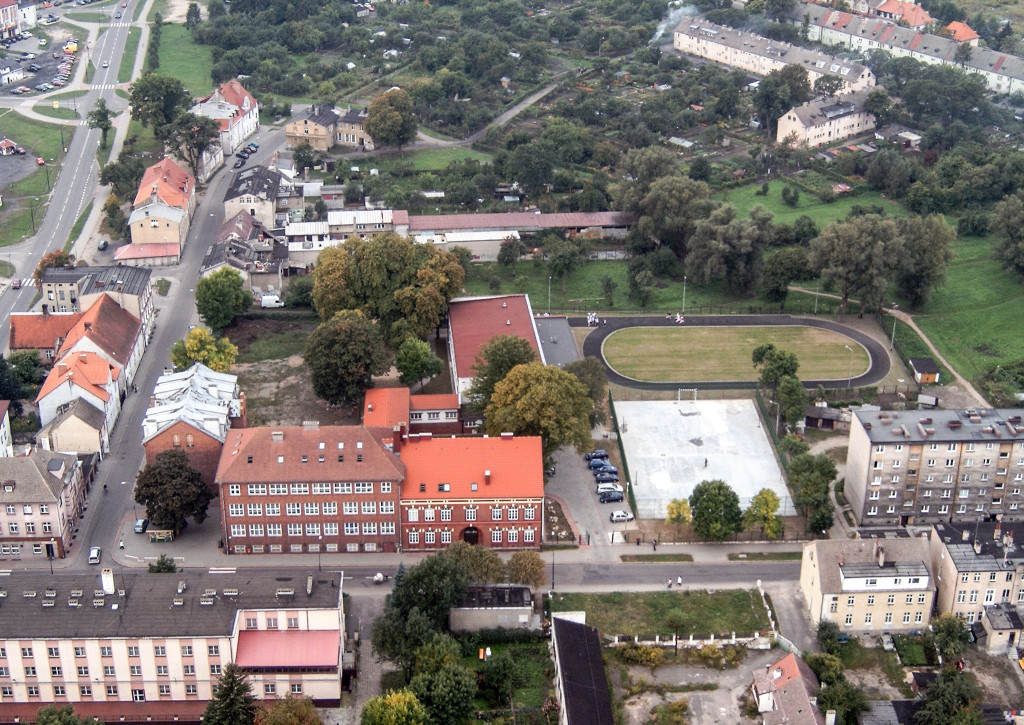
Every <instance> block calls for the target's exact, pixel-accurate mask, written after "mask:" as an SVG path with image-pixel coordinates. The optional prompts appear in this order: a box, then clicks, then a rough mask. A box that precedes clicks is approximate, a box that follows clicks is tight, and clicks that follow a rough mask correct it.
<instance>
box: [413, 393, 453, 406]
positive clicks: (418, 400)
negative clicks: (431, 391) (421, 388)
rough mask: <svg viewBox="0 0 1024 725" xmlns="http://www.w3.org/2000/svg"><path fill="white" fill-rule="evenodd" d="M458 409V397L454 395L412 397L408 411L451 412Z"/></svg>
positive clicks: (439, 394)
mask: <svg viewBox="0 0 1024 725" xmlns="http://www.w3.org/2000/svg"><path fill="white" fill-rule="evenodd" d="M458 407H459V396H458V395H455V393H438V394H436V395H413V396H412V397H410V398H409V409H410V410H453V409H455V408H458Z"/></svg>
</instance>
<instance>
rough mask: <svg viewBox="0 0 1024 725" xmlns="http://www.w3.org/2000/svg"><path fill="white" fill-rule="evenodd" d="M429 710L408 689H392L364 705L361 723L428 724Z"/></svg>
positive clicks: (381, 724) (380, 724)
mask: <svg viewBox="0 0 1024 725" xmlns="http://www.w3.org/2000/svg"><path fill="white" fill-rule="evenodd" d="M428 717H429V715H427V710H426V708H425V707H423V704H422V703H420V701H419V700H417V699H416V695H414V694H412V693H411V692H409V691H408V690H397V691H396V690H391V691H390V692H387V693H385V694H383V695H380V696H379V697H375V698H373V699H372V700H370V701H369V702H367V703H366V704H365V705H364V706H363V712H362V714H361V715H360V716H359V723H360V725H426V723H427V719H428Z"/></svg>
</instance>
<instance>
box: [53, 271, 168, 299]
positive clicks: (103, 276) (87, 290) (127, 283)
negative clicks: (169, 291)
mask: <svg viewBox="0 0 1024 725" xmlns="http://www.w3.org/2000/svg"><path fill="white" fill-rule="evenodd" d="M151 274H152V273H151V272H150V270H148V269H146V268H144V267H125V266H120V265H118V266H111V267H86V266H82V267H50V268H48V269H45V270H43V279H42V283H43V284H58V283H61V282H63V283H64V284H77V285H78V289H79V293H80V294H83V295H88V294H95V293H97V292H105V291H115V290H116V289H117V288H118V286H120V291H121V292H124V293H125V294H129V295H142V294H144V293H145V291H146V288H147V287H149V279H150V275H151Z"/></svg>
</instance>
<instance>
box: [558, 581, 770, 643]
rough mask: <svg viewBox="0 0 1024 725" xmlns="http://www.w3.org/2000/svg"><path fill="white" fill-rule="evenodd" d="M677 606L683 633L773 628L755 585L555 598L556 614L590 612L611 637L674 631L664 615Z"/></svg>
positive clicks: (589, 619) (591, 619)
mask: <svg viewBox="0 0 1024 725" xmlns="http://www.w3.org/2000/svg"><path fill="white" fill-rule="evenodd" d="M676 609H678V610H680V611H681V612H682V613H683V614H684V615H685V616H686V618H687V622H686V625H685V626H683V627H680V628H679V636H680V637H689V636H690V635H691V634H693V635H698V636H705V637H706V636H707V635H709V634H715V635H722V636H726V635H729V636H731V635H732V633H733V632H735V633H736V634H737V635H750V634H753V633H754V632H755V631H757V632H763V631H765V630H767V629H768V617H767V615H766V613H765V610H764V605H763V604H762V603H761V597H760V595H758V593H757V592H756V591H754V590H752V589H751V590H746V589H726V590H722V591H716V592H706V591H696V590H695V591H664V592H645V593H637V592H614V593H611V594H558V595H556V596H555V597H554V598H553V599H552V600H551V611H553V612H566V611H579V610H585V611H586V613H587V624H589V625H591V626H594V627H597V628H598V629H599V630H600V631H601V633H602V634H606V635H614V634H627V635H631V634H638V635H639V634H643V635H653V634H668V635H670V634H672V631H673V630H672V628H671V627H669V626H667V625H666V624H665V618H666V616H667V615H668V613H669V612H671V611H673V610H676Z"/></svg>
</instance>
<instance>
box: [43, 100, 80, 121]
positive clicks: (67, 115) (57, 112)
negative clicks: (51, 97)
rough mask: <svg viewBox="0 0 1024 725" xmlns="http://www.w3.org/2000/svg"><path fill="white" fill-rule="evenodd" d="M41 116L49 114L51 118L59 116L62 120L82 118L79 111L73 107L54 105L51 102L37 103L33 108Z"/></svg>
mask: <svg viewBox="0 0 1024 725" xmlns="http://www.w3.org/2000/svg"><path fill="white" fill-rule="evenodd" d="M32 110H33V111H35V112H36V113H38V114H40V115H41V116H49V117H50V118H59V119H61V120H71V119H74V118H81V116H80V115H79V113H78V111H76V110H74V109H73V108H65V107H64V106H58V107H57V108H54V107H53V104H52V103H50V102H46V103H37V104H36V105H35V107H33V109H32Z"/></svg>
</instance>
